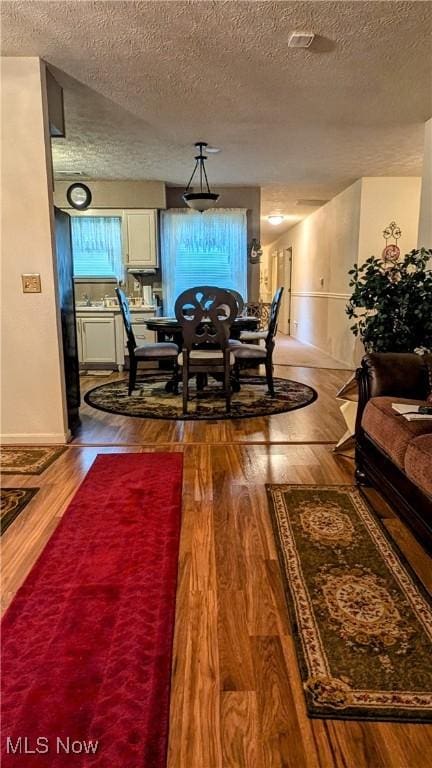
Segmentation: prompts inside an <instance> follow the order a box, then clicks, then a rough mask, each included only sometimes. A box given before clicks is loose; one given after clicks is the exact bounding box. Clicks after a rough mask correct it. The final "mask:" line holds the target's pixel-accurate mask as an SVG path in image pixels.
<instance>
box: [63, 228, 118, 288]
mask: <svg viewBox="0 0 432 768" xmlns="http://www.w3.org/2000/svg"><path fill="white" fill-rule="evenodd" d="M71 221H72V255H73V264H74V277H116V278H118V279H122V277H123V263H122V261H123V260H122V238H121V231H122V230H121V226H122V220H121V218H120V217H119V216H71Z"/></svg>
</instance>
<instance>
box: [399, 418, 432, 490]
mask: <svg viewBox="0 0 432 768" xmlns="http://www.w3.org/2000/svg"><path fill="white" fill-rule="evenodd" d="M405 472H406V473H407V475H408V477H409V478H410V479H411V480H412V481H413V482H414V483H416V484H417V485H418V486H420V488H421V489H422V490H423V491H424V492H425V493H428V494H429V496H432V433H431V434H430V435H421V436H420V437H416V438H415V440H411V442H410V444H409V446H408V448H407V452H406V454H405Z"/></svg>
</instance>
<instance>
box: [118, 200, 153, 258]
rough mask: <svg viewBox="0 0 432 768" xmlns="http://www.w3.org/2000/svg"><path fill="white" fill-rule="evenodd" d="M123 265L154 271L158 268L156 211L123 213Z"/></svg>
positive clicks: (129, 211) (126, 211)
mask: <svg viewBox="0 0 432 768" xmlns="http://www.w3.org/2000/svg"><path fill="white" fill-rule="evenodd" d="M124 237H125V245H124V250H125V264H126V266H127V267H129V269H130V268H132V267H137V268H140V269H146V268H148V269H155V268H156V267H157V266H158V263H159V262H158V242H157V211H154V210H138V209H137V210H133V209H132V210H125V211H124Z"/></svg>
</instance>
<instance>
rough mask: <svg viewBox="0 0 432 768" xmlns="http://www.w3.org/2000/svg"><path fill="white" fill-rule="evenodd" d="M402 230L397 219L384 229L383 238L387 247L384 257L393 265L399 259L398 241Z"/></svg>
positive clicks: (383, 253)
mask: <svg viewBox="0 0 432 768" xmlns="http://www.w3.org/2000/svg"><path fill="white" fill-rule="evenodd" d="M401 236H402V231H401V229H400V227H398V225H397V224H396V222H395V221H391V222H390V224H389V225H388V227H386V228H385V230H384V231H383V238H384V240H385V248H384V250H383V252H382V257H383V260H384V263H385V264H389V265H393V264H395V262H396V261H397V260H398V259H399V256H400V248H399V246H398V244H397V241H398V240H399V239H400V238H401ZM389 240H394V243H389Z"/></svg>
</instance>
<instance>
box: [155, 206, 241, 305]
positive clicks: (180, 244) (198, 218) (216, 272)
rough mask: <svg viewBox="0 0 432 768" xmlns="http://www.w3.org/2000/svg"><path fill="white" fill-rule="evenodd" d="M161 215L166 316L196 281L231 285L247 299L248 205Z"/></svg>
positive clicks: (200, 283)
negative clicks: (179, 296) (201, 211)
mask: <svg viewBox="0 0 432 768" xmlns="http://www.w3.org/2000/svg"><path fill="white" fill-rule="evenodd" d="M161 219H162V221H161V256H162V279H163V287H164V314H165V315H167V316H171V315H173V314H174V304H175V300H176V298H177V296H178V295H179V294H180V293H181V292H182V291H184V290H186V288H193V287H194V286H196V285H216V286H218V288H232V289H234V290H236V291H239V293H241V295H242V296H243V298H244V299H245V300H246V298H247V296H246V293H247V221H246V210H245V209H241V208H235V209H225V208H218V209H215V210H211V211H205V213H198V212H196V211H191V210H189V209H184V208H179V209H172V210H169V211H163V212H162V217H161Z"/></svg>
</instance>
